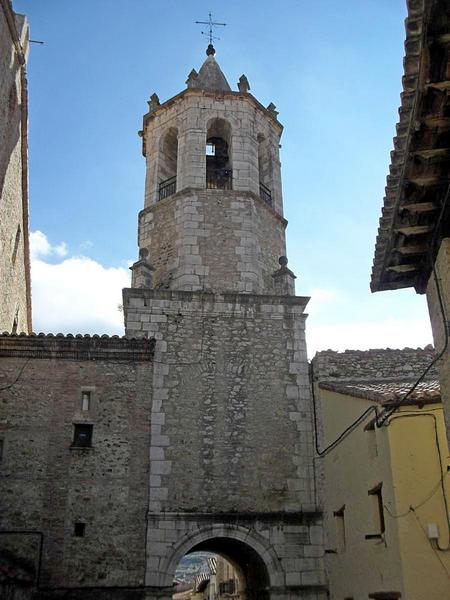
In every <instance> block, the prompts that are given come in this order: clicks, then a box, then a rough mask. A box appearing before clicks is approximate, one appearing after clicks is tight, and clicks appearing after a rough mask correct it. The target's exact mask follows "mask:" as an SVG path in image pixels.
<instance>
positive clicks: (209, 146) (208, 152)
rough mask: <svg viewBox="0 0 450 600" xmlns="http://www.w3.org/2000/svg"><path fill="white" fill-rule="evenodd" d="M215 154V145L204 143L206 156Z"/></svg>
mask: <svg viewBox="0 0 450 600" xmlns="http://www.w3.org/2000/svg"><path fill="white" fill-rule="evenodd" d="M215 155H216V145H215V144H211V143H209V142H208V143H207V144H206V156H215Z"/></svg>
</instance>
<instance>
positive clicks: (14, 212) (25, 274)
mask: <svg viewBox="0 0 450 600" xmlns="http://www.w3.org/2000/svg"><path fill="white" fill-rule="evenodd" d="M27 52H28V23H27V21H26V19H25V17H23V16H22V15H16V14H15V13H14V12H13V11H12V9H11V8H10V6H9V4H8V3H2V4H0V140H1V143H0V331H13V330H16V331H18V332H21V331H24V332H29V331H30V329H31V292H30V264H29V248H28V160H27V127H28V124H27V117H28V115H27V111H28V108H27V89H26V83H27V82H26V76H25V60H26V56H27Z"/></svg>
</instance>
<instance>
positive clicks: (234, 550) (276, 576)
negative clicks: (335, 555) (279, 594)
mask: <svg viewBox="0 0 450 600" xmlns="http://www.w3.org/2000/svg"><path fill="white" fill-rule="evenodd" d="M227 529H228V531H227ZM200 552H201V553H210V555H216V556H219V557H222V558H223V559H224V560H225V561H226V562H227V563H229V564H230V565H231V567H232V570H233V572H234V575H233V578H234V579H235V583H234V584H233V585H231V584H229V585H228V586H223V588H222V589H223V592H224V593H223V595H222V596H221V595H220V593H219V592H220V588H219V584H220V583H225V582H226V581H228V580H229V579H230V577H229V576H227V577H226V578H225V580H224V581H219V580H217V581H216V585H217V592H218V593H217V594H216V598H217V599H218V600H220V599H221V598H222V597H223V598H226V597H227V595H228V597H229V598H230V597H231V598H233V599H234V600H269V599H270V589H271V588H273V587H278V586H279V585H280V584H282V582H283V581H284V577H283V571H282V568H281V564H280V563H279V560H278V558H277V557H276V554H275V552H274V550H273V548H272V547H271V546H270V545H269V544H268V543H267V540H265V539H264V538H262V537H261V536H259V535H258V534H256V532H254V531H252V532H250V531H249V530H248V529H245V528H243V527H236V526H234V527H233V526H230V527H223V526H222V527H221V528H220V531H219V530H218V528H217V527H214V526H213V527H210V528H208V529H207V530H202V531H197V532H195V533H193V534H191V535H189V536H186V538H185V539H184V540H183V541H182V542H181V543H180V544H178V545H177V547H176V548H174V549H173V553H172V556H171V557H170V558H169V560H168V562H167V564H166V565H165V566H163V569H164V571H165V572H166V573H167V574H172V581H173V580H174V579H175V572H176V569H177V566H178V564H179V562H180V561H181V559H182V558H183V557H184V556H186V555H187V556H189V555H193V554H194V553H200ZM231 588H233V592H232V593H230V591H231ZM192 598H193V599H194V600H210V599H209V598H208V596H205V598H203V597H201V596H195V595H193V596H192Z"/></svg>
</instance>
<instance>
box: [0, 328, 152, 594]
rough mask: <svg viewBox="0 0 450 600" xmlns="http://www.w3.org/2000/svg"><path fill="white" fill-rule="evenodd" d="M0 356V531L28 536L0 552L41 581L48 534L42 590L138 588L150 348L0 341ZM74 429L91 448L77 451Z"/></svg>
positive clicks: (85, 341) (129, 343) (98, 341)
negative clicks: (81, 531)
mask: <svg viewBox="0 0 450 600" xmlns="http://www.w3.org/2000/svg"><path fill="white" fill-rule="evenodd" d="M0 357H1V363H0V403H1V404H0V405H1V415H2V418H1V422H0V440H1V442H2V446H3V459H2V461H1V462H0V478H1V483H0V487H1V489H2V493H1V494H0V530H1V531H3V532H4V531H5V530H7V531H9V532H14V531H21V532H28V533H23V534H14V533H8V534H4V533H0V546H1V547H2V548H3V549H7V550H9V551H11V552H13V554H15V555H16V557H17V559H21V558H24V557H25V558H27V559H28V560H31V561H32V562H33V563H34V566H35V569H36V570H38V562H39V537H37V536H36V535H32V534H31V532H42V534H43V555H42V571H41V574H40V587H41V588H47V587H49V588H53V587H58V586H64V587H68V588H71V587H79V586H100V587H103V586H114V585H122V586H123V585H125V586H136V585H142V584H143V579H144V570H145V530H146V510H147V504H148V476H149V453H148V443H149V429H150V398H151V382H152V368H151V365H149V362H148V361H149V360H150V358H151V343H150V341H149V340H145V341H143V340H142V341H133V340H125V339H114V338H110V339H105V338H99V337H98V336H97V337H94V338H89V337H88V338H81V336H80V338H73V336H72V337H38V336H34V337H27V336H12V337H7V336H6V337H5V336H0ZM82 390H88V391H91V407H90V410H88V411H83V410H81V391H82ZM75 423H78V424H82V423H88V424H92V425H93V443H92V447H90V448H75V447H73V446H72V443H73V435H74V424H75ZM76 522H81V523H85V527H86V530H85V536H84V537H75V536H74V524H75V523H76Z"/></svg>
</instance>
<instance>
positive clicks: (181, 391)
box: [124, 46, 326, 600]
mask: <svg viewBox="0 0 450 600" xmlns="http://www.w3.org/2000/svg"><path fill="white" fill-rule="evenodd" d="M207 54H208V57H207V59H206V61H205V63H204V64H203V66H202V67H201V69H200V71H199V73H197V72H196V71H195V70H193V71H191V73H190V74H189V77H188V80H187V89H185V90H184V91H183V92H181V93H180V94H178V95H177V96H175V97H173V98H171V99H170V100H167V101H166V102H164V103H162V104H161V103H160V101H159V99H158V97H157V96H156V94H153V96H152V97H151V98H150V101H149V112H148V113H147V114H146V115H145V117H144V126H143V130H142V132H140V135H141V136H142V140H143V152H144V156H145V157H146V164H147V175H146V188H145V207H144V209H143V210H142V211H141V213H140V214H139V233H138V236H139V248H140V256H139V260H138V261H137V262H136V263H135V264H134V265H133V266H132V267H131V269H132V273H133V275H132V288H130V289H125V290H124V314H125V326H126V334H127V336H129V337H149V338H154V339H155V340H156V347H155V357H154V364H153V368H154V372H153V383H152V385H153V394H152V397H153V400H152V407H151V438H150V450H149V451H150V461H151V463H150V465H151V466H150V477H149V489H150V502H149V514H148V520H149V521H148V534H147V549H146V554H147V569H146V582H145V583H146V586H148V587H147V589H148V590H149V592H148V593H149V596H148V597H149V598H150V597H155V598H156V597H159V598H170V597H171V586H172V583H173V577H174V572H175V569H176V566H177V564H178V561H179V560H180V559H181V558H182V557H183V555H184V554H186V553H188V552H190V551H192V550H199V549H201V550H209V551H212V552H217V553H219V554H223V555H224V556H226V557H227V559H229V560H231V562H232V563H233V564H235V565H236V567H237V568H238V570H240V573H241V581H242V584H241V590H240V593H241V597H245V598H248V599H250V598H258V599H262V598H271V599H272V598H276V599H279V600H282V599H285V600H287V599H288V598H310V599H313V598H314V599H318V598H325V596H326V590H325V586H324V572H323V564H322V556H323V545H322V515H321V509H320V506H319V504H318V500H317V491H316V486H315V472H314V451H313V427H312V416H311V400H310V391H309V382H308V366H307V358H306V344H305V318H306V316H305V314H304V309H305V306H306V304H307V302H308V298H305V297H298V296H295V295H294V294H295V292H294V279H295V276H294V274H293V273H292V272H291V271H290V270H289V268H288V267H287V259H286V257H285V255H286V247H285V228H286V221H285V219H284V218H283V206H282V194H281V177H280V161H279V140H280V136H281V133H282V126H281V125H280V123H279V122H278V120H277V112H276V110H275V107H274V105H273V104H270V105H269V107H267V108H265V107H263V106H262V105H261V104H260V103H259V102H258V101H257V100H256V99H255V98H254V97H253V96H252V95H251V94H250V93H249V89H250V86H249V84H248V81H247V79H246V77H245V76H242V77H241V78H240V80H239V84H238V88H239V91H232V90H231V89H230V86H229V85H228V82H227V80H226V79H225V76H224V75H223V73H222V71H221V70H220V68H219V66H218V64H217V62H216V60H215V57H214V49H213V48H212V47H211V46H210V47H209V48H208V51H207ZM151 590H154V592H152V591H151ZM152 594H153V595H152Z"/></svg>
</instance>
